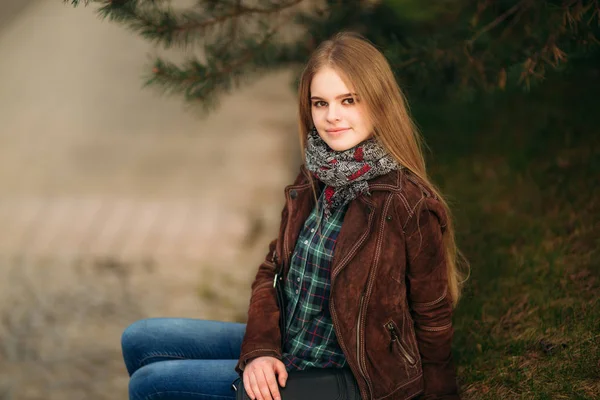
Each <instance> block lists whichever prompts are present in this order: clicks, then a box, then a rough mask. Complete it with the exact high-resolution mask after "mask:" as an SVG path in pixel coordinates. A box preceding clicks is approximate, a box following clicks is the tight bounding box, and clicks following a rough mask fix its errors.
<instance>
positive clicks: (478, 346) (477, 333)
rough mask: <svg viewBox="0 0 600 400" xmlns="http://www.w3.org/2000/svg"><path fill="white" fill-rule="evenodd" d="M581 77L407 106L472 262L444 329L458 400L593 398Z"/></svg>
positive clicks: (589, 108)
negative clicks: (457, 101)
mask: <svg viewBox="0 0 600 400" xmlns="http://www.w3.org/2000/svg"><path fill="white" fill-rule="evenodd" d="M581 71H583V72H581V73H579V74H577V75H572V76H567V77H564V76H563V77H558V78H556V77H554V78H551V79H550V81H549V82H547V83H546V85H544V86H542V87H540V88H539V89H537V91H536V92H535V93H531V94H529V95H519V94H515V93H509V94H503V95H500V96H496V97H494V98H491V99H490V98H488V99H482V100H481V101H480V102H478V103H477V104H476V105H473V106H470V107H465V106H464V105H462V106H461V105H456V106H450V105H442V106H439V107H436V106H435V105H427V107H426V108H424V109H423V110H420V109H418V108H415V115H416V118H417V121H419V122H420V123H421V125H422V130H423V132H425V134H426V139H427V141H428V143H429V145H430V147H431V148H432V153H431V154H430V157H429V158H430V160H429V165H430V169H431V171H430V173H431V175H432V176H433V178H434V179H435V181H436V182H437V183H438V184H439V185H440V186H441V188H442V190H443V191H444V193H445V194H447V196H448V200H449V201H450V203H451V205H452V210H453V212H454V216H455V221H456V222H455V223H456V229H457V241H458V244H459V246H460V247H461V249H462V250H463V252H464V253H465V254H466V256H467V257H468V258H469V261H470V262H471V276H470V278H469V280H468V282H467V285H466V288H465V290H464V292H463V293H464V297H463V298H462V300H461V302H460V303H459V306H458V308H457V309H456V314H455V320H454V321H455V339H454V354H455V360H456V364H457V369H458V375H459V380H460V384H461V387H462V392H463V397H464V398H465V399H503V400H504V399H528V400H529V399H540V400H541V399H553V400H554V399H600V301H599V297H600V296H599V295H600V262H599V259H600V250H599V249H600V239H599V238H600V229H599V228H600V112H599V111H600V99H598V97H600V95H598V93H600V86H599V85H598V83H594V80H593V79H592V78H594V77H595V81H596V82H597V81H598V78H597V76H596V75H593V71H592V70H591V69H589V68H585V66H583V67H582V68H581ZM596 74H597V73H596ZM590 75H591V77H590Z"/></svg>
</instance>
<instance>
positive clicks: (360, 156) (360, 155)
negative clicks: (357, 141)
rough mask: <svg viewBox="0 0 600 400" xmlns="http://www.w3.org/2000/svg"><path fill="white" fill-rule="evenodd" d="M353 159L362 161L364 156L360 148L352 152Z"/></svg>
mask: <svg viewBox="0 0 600 400" xmlns="http://www.w3.org/2000/svg"><path fill="white" fill-rule="evenodd" d="M354 159H355V160H356V161H364V159H365V155H364V153H363V148H362V146H361V147H357V148H356V150H354Z"/></svg>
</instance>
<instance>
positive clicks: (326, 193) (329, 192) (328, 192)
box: [325, 186, 335, 204]
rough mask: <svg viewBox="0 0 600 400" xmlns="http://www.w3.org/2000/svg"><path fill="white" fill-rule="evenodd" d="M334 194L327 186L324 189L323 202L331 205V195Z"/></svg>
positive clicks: (331, 188) (333, 190)
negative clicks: (325, 201)
mask: <svg viewBox="0 0 600 400" xmlns="http://www.w3.org/2000/svg"><path fill="white" fill-rule="evenodd" d="M334 193H335V189H334V188H333V187H331V186H327V187H326V188H325V200H327V203H329V204H331V198H332V197H333V194H334Z"/></svg>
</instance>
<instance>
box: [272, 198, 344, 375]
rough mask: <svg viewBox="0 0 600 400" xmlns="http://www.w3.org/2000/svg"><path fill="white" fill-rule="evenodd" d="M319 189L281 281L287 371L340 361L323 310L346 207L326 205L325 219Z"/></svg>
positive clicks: (339, 365)
mask: <svg viewBox="0 0 600 400" xmlns="http://www.w3.org/2000/svg"><path fill="white" fill-rule="evenodd" d="M324 192H325V191H323V192H322V194H321V196H320V197H319V201H318V207H317V206H315V208H314V209H313V211H312V212H311V214H310V215H309V217H308V218H307V219H306V222H305V223H304V227H303V228H302V231H301V232H300V236H299V237H298V241H297V242H296V247H295V251H294V254H293V255H292V258H291V265H290V270H289V272H288V276H287V279H286V281H285V284H284V293H285V300H286V309H287V313H286V315H287V323H286V327H287V328H286V337H285V340H284V345H283V362H284V364H285V366H286V370H287V371H288V372H289V371H291V370H303V369H307V368H342V367H344V366H345V365H346V357H345V356H344V353H343V352H342V349H341V348H340V345H339V344H338V341H337V337H336V335H335V331H334V329H333V322H332V320H331V313H330V312H329V292H330V286H331V260H332V258H333V250H334V248H335V244H336V239H337V236H338V234H339V232H340V229H341V227H342V221H343V219H344V215H345V213H346V209H347V208H348V207H347V206H345V207H342V208H339V209H336V210H332V214H331V216H330V217H329V219H325V215H324V212H323V204H322V202H323V200H324V195H323V193H324ZM319 225H320V226H319Z"/></svg>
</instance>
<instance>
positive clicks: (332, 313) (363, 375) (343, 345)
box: [329, 215, 373, 398]
mask: <svg viewBox="0 0 600 400" xmlns="http://www.w3.org/2000/svg"><path fill="white" fill-rule="evenodd" d="M371 222H372V215H369V222H368V226H369V227H370V226H371ZM369 230H370V229H367V231H366V232H365V234H363V236H361V238H360V239H359V240H358V243H357V244H356V245H357V246H360V245H362V243H363V242H364V241H365V240H366V238H367V236H368V234H369ZM347 262H348V259H347V258H345V259H343V260H342V262H341V263H340V265H342V266H344V265H345V264H346V263H347ZM341 268H342V267H341V266H339V267H338V270H339V269H341ZM333 270H334V268H333V266H332V272H333ZM332 284H333V282H332ZM329 296H330V298H331V301H330V303H329V307H330V310H331V317H332V320H333V327H334V330H335V331H336V332H339V331H340V328H339V326H338V324H337V314H336V312H335V304H334V303H335V301H334V296H333V285H332V286H331V291H330V293H329ZM363 297H364V292H363V293H361V300H360V305H359V315H358V317H359V319H358V322H357V330H356V339H357V341H356V342H357V345H356V346H357V347H356V348H357V350H358V353H357V354H356V359H357V362H358V372H359V373H360V374H361V377H362V378H363V379H364V380H365V382H366V383H367V390H368V393H366V394H367V397H366V398H370V394H371V393H373V388H372V386H371V381H370V380H369V379H367V376H366V375H365V373H364V372H363V369H362V367H361V362H360V361H361V358H360V340H359V339H360V317H361V308H362V302H363ZM338 342H339V344H340V347H341V348H342V350H343V351H344V354H348V349H347V348H346V344H345V343H344V341H343V340H342V338H341V336H338ZM358 385H359V388H361V386H362V385H361V384H360V382H358ZM362 395H363V393H362V391H361V396H362ZM363 397H364V396H363Z"/></svg>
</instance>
